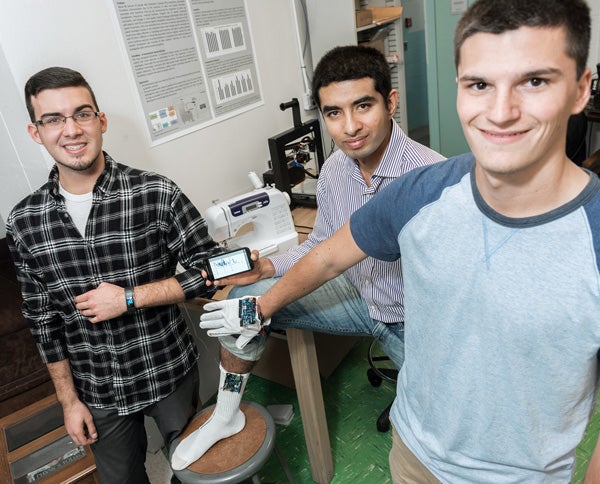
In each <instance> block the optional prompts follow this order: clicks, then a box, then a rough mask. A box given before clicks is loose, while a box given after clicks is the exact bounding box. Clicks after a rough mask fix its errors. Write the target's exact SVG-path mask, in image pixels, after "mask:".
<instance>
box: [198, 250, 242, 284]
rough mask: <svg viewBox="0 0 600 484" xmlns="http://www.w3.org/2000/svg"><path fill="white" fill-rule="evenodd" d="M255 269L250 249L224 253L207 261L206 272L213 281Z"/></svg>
mask: <svg viewBox="0 0 600 484" xmlns="http://www.w3.org/2000/svg"><path fill="white" fill-rule="evenodd" d="M253 267H254V263H253V262H252V259H251V258H250V249H249V248H248V247H242V248H241V249H237V250H232V251H229V252H224V253H222V254H217V255H214V256H212V257H209V258H208V259H206V272H207V273H208V278H209V279H210V280H211V281H214V280H215V279H223V278H225V277H229V276H233V275H235V274H241V273H242V272H248V271H250V270H252V268H253Z"/></svg>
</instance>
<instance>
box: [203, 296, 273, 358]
mask: <svg viewBox="0 0 600 484" xmlns="http://www.w3.org/2000/svg"><path fill="white" fill-rule="evenodd" d="M204 309H205V310H206V311H211V312H207V313H204V314H202V316H200V327H201V328H202V329H208V331H207V332H206V334H208V335H209V336H216V337H219V336H228V335H234V334H239V335H240V336H239V338H238V339H237V341H236V343H235V345H236V346H237V347H238V348H240V349H242V348H244V346H246V345H247V344H248V343H249V342H250V341H251V340H252V338H254V337H255V336H256V335H257V334H259V333H260V332H261V331H262V329H263V328H264V327H265V326H268V325H269V324H271V318H267V319H263V317H262V314H261V313H260V307H259V305H258V298H257V297H254V296H244V297H241V298H239V299H227V300H225V301H215V302H211V303H208V304H205V305H204Z"/></svg>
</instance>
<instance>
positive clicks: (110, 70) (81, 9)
mask: <svg viewBox="0 0 600 484" xmlns="http://www.w3.org/2000/svg"><path fill="white" fill-rule="evenodd" d="M247 5H248V14H249V17H250V27H251V30H252V35H253V40H254V46H255V52H256V60H257V64H258V69H259V73H260V77H261V81H262V91H263V100H264V105H263V106H261V107H259V108H256V109H253V110H251V111H249V112H247V113H244V114H241V115H239V116H236V117H234V118H232V119H229V120H226V121H223V122H221V123H218V124H216V125H213V126H210V127H208V128H204V129H202V130H199V131H196V132H193V133H191V134H188V135H186V136H184V137H182V138H178V139H176V140H174V141H170V142H167V143H164V144H162V145H159V146H156V147H153V148H150V147H149V140H148V136H147V134H146V127H145V124H144V121H143V118H142V116H143V115H142V113H141V112H139V109H138V102H137V96H138V94H137V92H136V90H135V89H134V87H133V85H132V83H131V81H130V75H129V66H128V61H127V59H126V58H125V56H124V54H123V52H122V50H121V48H120V44H119V42H118V41H119V37H118V36H119V35H120V34H119V31H118V30H117V27H116V25H115V23H114V16H113V10H112V9H113V2H112V0H86V1H80V0H53V1H40V0H18V1H6V2H2V13H1V14H0V46H1V49H2V51H3V53H4V60H3V58H2V56H1V55H0V73H1V72H2V70H3V69H5V71H6V72H9V73H10V76H12V79H13V83H14V85H13V89H14V86H17V91H16V92H17V93H18V94H17V99H14V98H13V94H14V93H11V94H10V96H11V102H9V103H4V99H5V98H6V96H7V93H6V91H4V90H3V91H2V92H1V94H0V95H1V96H3V102H2V106H4V105H5V104H9V107H8V108H7V109H8V110H9V116H10V118H11V124H16V125H17V126H16V127H15V126H11V130H12V133H11V134H12V136H11V143H12V144H14V146H15V151H16V153H18V154H19V155H20V154H23V155H22V156H23V157H25V158H27V159H28V160H31V159H32V157H33V158H35V159H36V160H38V164H37V173H38V174H39V173H40V172H43V175H44V177H45V172H46V166H45V165H46V163H42V162H41V160H43V158H42V154H41V151H40V150H39V149H38V148H36V145H34V143H33V141H32V140H30V139H27V138H26V137H24V136H17V135H16V134H15V133H17V132H20V133H24V132H25V131H24V130H25V124H26V123H27V122H28V118H27V116H26V110H25V103H24V101H23V100H22V90H23V86H24V84H25V82H26V81H27V79H28V78H29V77H30V76H31V75H32V74H34V73H35V72H37V71H39V70H41V69H43V68H46V67H49V66H53V65H60V66H65V67H70V68H73V69H76V70H79V71H80V72H81V73H82V74H83V75H84V76H85V77H86V78H87V80H88V82H89V83H90V84H91V86H92V88H93V89H94V91H95V93H96V97H97V99H98V103H99V105H100V109H101V110H102V111H104V112H105V113H106V114H107V117H108V132H107V133H106V135H105V143H104V148H105V150H106V151H107V152H108V153H110V154H111V155H112V156H113V158H115V159H116V160H117V161H119V162H122V163H125V164H128V165H131V166H135V167H138V168H143V169H147V170H153V171H156V172H159V173H161V174H164V175H166V176H168V177H170V178H171V179H173V180H174V181H175V182H176V183H178V184H179V185H180V186H181V188H182V189H183V191H184V192H185V193H186V194H187V195H188V196H189V197H190V198H191V199H192V201H193V202H194V203H195V204H196V206H197V207H198V208H199V209H200V210H204V209H205V208H206V207H208V206H209V205H210V204H211V201H212V200H215V199H224V198H228V197H229V196H232V195H236V194H239V193H243V192H245V191H247V190H250V189H251V188H252V187H251V185H250V182H249V181H248V178H247V173H248V172H249V171H256V172H257V173H258V174H259V175H260V174H262V172H263V171H265V170H266V169H267V160H268V158H269V152H268V146H267V138H269V137H270V136H273V135H275V134H277V133H279V132H281V131H284V130H286V129H288V128H291V127H292V126H293V123H292V113H291V110H286V111H281V110H280V109H279V104H280V103H281V102H285V101H289V100H290V99H291V98H293V97H297V98H299V99H301V96H302V94H303V92H304V89H303V86H302V77H301V73H300V68H299V55H298V50H297V41H296V33H295V30H294V29H295V27H294V23H293V22H294V20H293V13H292V1H289V0H288V1H283V0H247ZM3 63H5V66H2V65H1V64H3ZM0 82H1V81H0ZM1 87H3V85H2V84H0V88H1ZM315 115H316V113H314V112H309V113H306V112H304V111H302V119H303V120H306V119H308V118H309V117H310V116H312V117H314V116H315ZM32 145H33V148H32ZM32 150H33V151H32ZM32 153H33V155H32ZM13 156H14V155H13ZM8 162H9V161H7V159H6V158H4V156H3V157H2V158H0V165H2V166H5V165H6V163H8ZM11 163H16V162H14V161H13V162H11ZM24 173H25V174H26V175H27V173H26V172H24ZM1 174H2V171H0V175H1ZM27 176H29V177H30V178H33V179H34V180H33V181H34V182H35V185H34V188H37V186H39V185H40V183H38V182H39V178H40V177H39V176H38V175H31V173H29V174H28V175H27ZM36 178H37V179H36ZM42 178H43V177H42ZM30 183H31V184H33V182H30ZM7 189H8V192H9V195H8V197H5V199H2V198H0V214H3V215H4V217H6V213H7V211H8V210H9V209H10V208H11V207H12V205H14V203H16V202H17V201H18V200H20V199H21V198H22V190H11V186H10V184H8V183H7V181H6V180H4V177H2V179H1V180H0V192H2V191H4V190H7ZM6 198H7V199H6ZM6 204H9V205H10V207H6V206H4V205H6Z"/></svg>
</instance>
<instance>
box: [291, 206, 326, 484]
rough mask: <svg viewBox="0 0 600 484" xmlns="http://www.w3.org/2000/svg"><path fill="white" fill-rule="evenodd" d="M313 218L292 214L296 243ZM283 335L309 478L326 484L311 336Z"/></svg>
mask: <svg viewBox="0 0 600 484" xmlns="http://www.w3.org/2000/svg"><path fill="white" fill-rule="evenodd" d="M315 214H316V209H314V208H306V207H296V208H295V209H294V210H292V217H293V218H294V225H295V226H296V230H297V231H298V234H299V242H303V241H304V240H305V239H306V235H307V234H309V233H310V231H311V230H312V226H313V223H314V220H315ZM285 333H286V335H287V341H288V349H289V352H290V360H291V363H292V372H293V374H294V383H295V385H296V393H297V394H298V405H299V406H300V415H301V416H302V426H303V427H304V440H305V441H306V448H307V450H308V460H309V462H310V470H311V474H312V478H313V481H315V482H317V483H319V484H324V483H328V482H331V479H332V478H333V475H334V473H335V471H334V468H333V456H332V453H331V443H330V440H329V430H328V428H327V419H326V416H325V404H324V403H323V391H322V389H321V377H320V376H319V366H318V363H317V353H316V350H315V340H314V337H313V333H312V331H305V330H301V329H286V331H285Z"/></svg>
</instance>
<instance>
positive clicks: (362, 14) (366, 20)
mask: <svg viewBox="0 0 600 484" xmlns="http://www.w3.org/2000/svg"><path fill="white" fill-rule="evenodd" d="M372 23H373V12H371V10H367V9H361V10H356V28H357V29H358V28H359V27H364V26H365V25H371V24H372Z"/></svg>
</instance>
